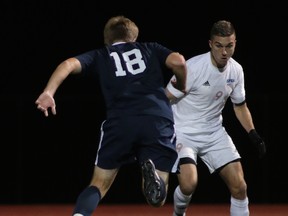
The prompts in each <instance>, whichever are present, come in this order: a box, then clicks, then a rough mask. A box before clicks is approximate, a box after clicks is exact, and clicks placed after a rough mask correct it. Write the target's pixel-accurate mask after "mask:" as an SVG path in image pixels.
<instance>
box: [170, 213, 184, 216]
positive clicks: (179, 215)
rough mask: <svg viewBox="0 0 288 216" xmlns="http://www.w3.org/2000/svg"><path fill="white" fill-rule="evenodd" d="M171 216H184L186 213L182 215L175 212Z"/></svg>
mask: <svg viewBox="0 0 288 216" xmlns="http://www.w3.org/2000/svg"><path fill="white" fill-rule="evenodd" d="M173 216H186V213H184V214H176V213H175V212H173Z"/></svg>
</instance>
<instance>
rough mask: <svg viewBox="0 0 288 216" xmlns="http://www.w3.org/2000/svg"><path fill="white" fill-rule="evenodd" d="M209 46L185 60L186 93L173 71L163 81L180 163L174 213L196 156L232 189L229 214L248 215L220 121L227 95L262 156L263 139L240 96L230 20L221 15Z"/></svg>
mask: <svg viewBox="0 0 288 216" xmlns="http://www.w3.org/2000/svg"><path fill="white" fill-rule="evenodd" d="M209 46H210V51H209V52H207V53H204V54H201V55H198V56H195V57H192V58H190V59H188V60H187V67H188V74H187V83H186V93H185V94H184V93H183V92H181V91H179V90H177V89H176V88H175V86H174V82H175V77H174V76H173V77H172V78H171V80H170V82H169V83H168V85H167V87H166V94H167V96H168V98H169V99H170V101H171V103H172V109H173V114H174V120H175V127H176V134H177V151H178V159H177V162H176V164H175V166H174V168H175V169H176V168H180V173H179V174H178V181H179V185H178V186H177V187H176V189H175V191H174V212H173V215H174V216H180V215H181V216H184V215H185V212H186V210H187V207H188V205H189V203H190V201H191V198H192V195H193V192H194V191H195V189H196V186H197V181H198V176H197V168H196V165H197V157H199V158H201V160H202V161H203V162H204V163H205V164H206V166H207V167H208V169H209V171H210V173H211V174H212V173H216V172H217V173H218V174H219V175H220V176H221V178H222V179H223V180H224V182H225V184H226V185H227V187H228V189H229V191H230V193H231V205H230V215H231V216H248V215H249V207H248V203H249V202H248V197H247V185H246V182H245V179H244V174H243V169H242V166H241V162H240V158H241V157H240V155H239V153H238V151H237V149H236V147H235V145H234V143H233V141H232V139H231V138H230V136H229V135H228V134H227V132H226V130H225V128H224V126H223V125H222V110H223V108H224V106H225V103H226V101H227V99H228V98H229V97H230V99H231V101H232V103H233V107H234V112H235V114H236V117H237V119H238V120H239V122H240V123H241V125H242V126H243V128H244V129H245V130H246V131H247V133H248V135H249V137H250V139H251V141H252V143H253V144H255V147H256V149H257V151H258V153H259V156H260V157H262V156H264V155H265V153H266V147H265V143H264V141H263V139H262V138H261V137H260V136H259V135H258V133H257V132H256V130H255V127H254V124H253V119H252V116H251V113H250V111H249V109H248V107H247V104H246V102H245V89H244V73H243V68H242V66H241V65H240V64H239V63H238V62H236V61H235V60H234V59H233V58H232V55H233V54H234V51H235V46H236V33H235V29H234V27H233V25H232V23H231V22H229V21H226V20H220V21H218V22H216V23H215V24H214V25H213V26H212V29H211V32H210V40H209Z"/></svg>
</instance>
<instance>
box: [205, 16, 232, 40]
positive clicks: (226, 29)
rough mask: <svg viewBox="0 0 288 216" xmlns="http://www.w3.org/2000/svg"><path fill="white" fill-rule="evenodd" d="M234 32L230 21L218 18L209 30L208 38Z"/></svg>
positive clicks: (226, 35) (228, 34)
mask: <svg viewBox="0 0 288 216" xmlns="http://www.w3.org/2000/svg"><path fill="white" fill-rule="evenodd" d="M233 34H235V35H236V32H235V28H234V26H233V24H232V23H231V22H230V21H227V20H219V21H217V22H215V23H214V24H213V26H212V28H211V31H210V39H213V37H214V36H220V37H228V36H231V35H233Z"/></svg>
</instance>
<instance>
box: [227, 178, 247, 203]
mask: <svg viewBox="0 0 288 216" xmlns="http://www.w3.org/2000/svg"><path fill="white" fill-rule="evenodd" d="M231 195H232V196H233V197H234V198H236V199H244V198H245V197H246V196H247V184H246V182H245V181H244V180H241V181H240V182H239V183H238V184H235V185H234V186H233V187H232V188H231Z"/></svg>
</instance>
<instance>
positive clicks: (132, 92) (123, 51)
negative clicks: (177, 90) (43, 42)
mask: <svg viewBox="0 0 288 216" xmlns="http://www.w3.org/2000/svg"><path fill="white" fill-rule="evenodd" d="M171 52H172V51H171V50H169V49H167V48H166V47H164V46H162V45H160V44H158V43H152V42H151V43H139V42H134V43H119V44H115V45H112V46H106V47H103V48H101V49H95V50H92V51H89V52H86V53H83V54H80V55H78V56H76V58H77V59H78V60H79V61H80V63H81V66H82V73H83V74H84V75H93V76H94V75H96V76H98V78H99V82H100V86H101V89H102V93H103V96H104V99H105V103H106V108H107V117H108V118H109V117H119V116H128V115H129V116H131V115H155V116H161V117H165V118H168V119H170V120H171V121H173V115H172V111H171V106H170V102H169V100H168V98H167V97H166V95H165V91H164V87H165V85H164V76H163V70H162V69H163V67H165V61H166V58H167V56H168V55H169V54H170V53H171Z"/></svg>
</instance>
